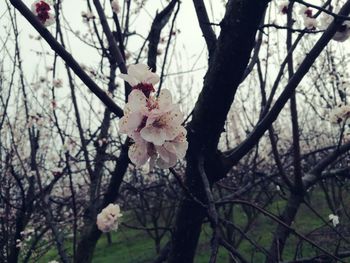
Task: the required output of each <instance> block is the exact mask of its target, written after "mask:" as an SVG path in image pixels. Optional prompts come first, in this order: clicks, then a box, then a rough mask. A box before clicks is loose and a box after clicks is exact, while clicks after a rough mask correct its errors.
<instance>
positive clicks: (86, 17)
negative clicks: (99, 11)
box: [81, 11, 96, 23]
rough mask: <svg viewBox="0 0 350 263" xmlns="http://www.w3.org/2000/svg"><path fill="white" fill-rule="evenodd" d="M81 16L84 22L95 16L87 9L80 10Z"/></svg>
mask: <svg viewBox="0 0 350 263" xmlns="http://www.w3.org/2000/svg"><path fill="white" fill-rule="evenodd" d="M81 16H82V18H83V22H84V23H88V22H89V21H90V20H93V19H95V18H96V16H95V15H94V13H92V12H90V11H88V12H85V11H82V12H81Z"/></svg>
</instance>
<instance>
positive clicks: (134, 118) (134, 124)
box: [125, 112, 143, 134]
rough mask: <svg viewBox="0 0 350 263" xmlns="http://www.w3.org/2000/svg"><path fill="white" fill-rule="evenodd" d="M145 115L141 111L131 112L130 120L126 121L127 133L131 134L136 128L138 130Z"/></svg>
mask: <svg viewBox="0 0 350 263" xmlns="http://www.w3.org/2000/svg"><path fill="white" fill-rule="evenodd" d="M142 120H143V115H142V114H140V113H139V112H131V113H130V115H129V118H128V121H127V122H126V126H125V128H126V130H127V132H126V133H127V134H130V133H131V132H133V131H134V130H136V129H137V128H138V127H139V126H140V125H141V123H142Z"/></svg>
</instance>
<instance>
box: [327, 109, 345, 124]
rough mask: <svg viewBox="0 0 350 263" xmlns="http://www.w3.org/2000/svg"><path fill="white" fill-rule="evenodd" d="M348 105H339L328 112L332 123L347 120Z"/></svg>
mask: <svg viewBox="0 0 350 263" xmlns="http://www.w3.org/2000/svg"><path fill="white" fill-rule="evenodd" d="M349 117H350V106H349V105H340V106H338V107H336V108H334V109H333V110H332V111H331V112H330V113H329V121H330V122H331V123H333V124H341V123H343V122H346V121H348V120H349Z"/></svg>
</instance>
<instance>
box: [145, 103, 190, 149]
mask: <svg viewBox="0 0 350 263" xmlns="http://www.w3.org/2000/svg"><path fill="white" fill-rule="evenodd" d="M151 114H152V113H151ZM182 122H183V114H182V113H181V111H180V108H179V106H178V105H174V108H173V109H172V110H171V111H168V112H165V113H164V114H162V115H160V116H155V117H148V118H147V122H146V126H145V127H144V128H142V129H141V131H140V134H141V137H142V138H143V139H145V140H146V141H148V142H151V143H153V144H154V145H158V146H160V145H162V144H164V143H165V141H170V140H173V139H175V137H176V136H177V135H178V134H179V132H180V129H181V127H182V126H181V123H182Z"/></svg>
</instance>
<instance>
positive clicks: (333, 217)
mask: <svg viewBox="0 0 350 263" xmlns="http://www.w3.org/2000/svg"><path fill="white" fill-rule="evenodd" d="M328 218H329V220H330V221H332V224H333V226H334V227H336V226H337V225H338V224H339V216H337V215H333V214H330V215H329V216H328Z"/></svg>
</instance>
